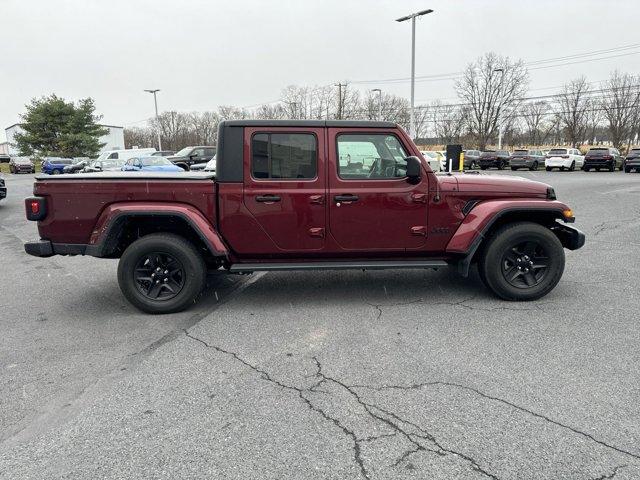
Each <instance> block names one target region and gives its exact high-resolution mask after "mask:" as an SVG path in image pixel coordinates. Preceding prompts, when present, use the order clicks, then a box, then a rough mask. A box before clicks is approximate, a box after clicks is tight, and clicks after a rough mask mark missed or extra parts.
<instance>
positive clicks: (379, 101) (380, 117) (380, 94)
mask: <svg viewBox="0 0 640 480" xmlns="http://www.w3.org/2000/svg"><path fill="white" fill-rule="evenodd" d="M371 91H372V92H378V120H382V90H380V89H379V88H374V89H373V90H371Z"/></svg>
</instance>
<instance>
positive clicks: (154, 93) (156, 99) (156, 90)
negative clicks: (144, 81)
mask: <svg viewBox="0 0 640 480" xmlns="http://www.w3.org/2000/svg"><path fill="white" fill-rule="evenodd" d="M159 91H160V89H155V90H145V92H149V93H153V103H154V104H155V106H156V124H157V126H158V151H159V152H161V151H162V140H160V120H158V98H157V97H156V93H158V92H159Z"/></svg>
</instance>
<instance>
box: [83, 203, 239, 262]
mask: <svg viewBox="0 0 640 480" xmlns="http://www.w3.org/2000/svg"><path fill="white" fill-rule="evenodd" d="M145 207H146V208H145ZM152 233H173V234H176V235H179V236H181V237H183V238H185V239H187V240H189V241H190V242H191V243H193V244H194V245H195V246H196V248H197V249H198V250H199V251H200V252H201V253H202V255H203V256H204V257H205V259H206V260H207V263H211V262H214V263H216V262H219V260H221V259H226V258H227V256H228V253H229V252H228V248H227V247H226V245H225V243H224V242H223V240H222V238H221V237H220V235H219V234H218V232H217V231H216V230H215V229H214V228H213V225H212V224H211V222H209V221H208V220H207V219H206V217H204V215H203V214H202V213H200V211H199V210H197V209H195V208H194V207H191V206H189V205H172V206H171V205H155V206H152V205H149V206H143V205H137V204H130V205H110V206H109V207H107V208H106V209H105V211H104V212H103V213H102V215H101V216H100V219H99V220H98V222H97V223H96V226H95V227H94V230H93V233H92V235H91V238H90V242H89V245H88V246H87V249H86V251H85V254H86V255H93V256H96V257H105V258H119V257H120V255H121V254H122V252H123V251H124V250H125V249H126V248H127V247H128V246H129V245H130V244H131V243H133V242H134V241H135V240H137V239H138V238H142V237H144V236H146V235H149V234H152Z"/></svg>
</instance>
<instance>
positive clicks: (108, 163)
mask: <svg viewBox="0 0 640 480" xmlns="http://www.w3.org/2000/svg"><path fill="white" fill-rule="evenodd" d="M123 165H124V160H103V161H102V168H103V169H105V168H120V167H122V166H123Z"/></svg>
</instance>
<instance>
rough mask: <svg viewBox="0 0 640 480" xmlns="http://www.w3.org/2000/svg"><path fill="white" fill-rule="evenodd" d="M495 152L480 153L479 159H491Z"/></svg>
mask: <svg viewBox="0 0 640 480" xmlns="http://www.w3.org/2000/svg"><path fill="white" fill-rule="evenodd" d="M495 154H496V152H493V151H488V152H482V153H481V154H480V156H481V157H493V156H495Z"/></svg>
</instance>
